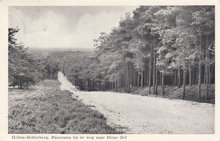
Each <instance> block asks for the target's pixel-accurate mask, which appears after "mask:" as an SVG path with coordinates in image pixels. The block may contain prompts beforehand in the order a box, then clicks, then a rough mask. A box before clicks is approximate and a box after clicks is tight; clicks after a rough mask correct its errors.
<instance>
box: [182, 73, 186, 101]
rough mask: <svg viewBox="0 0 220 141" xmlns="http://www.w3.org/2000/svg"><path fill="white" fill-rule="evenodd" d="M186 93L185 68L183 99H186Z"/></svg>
mask: <svg viewBox="0 0 220 141" xmlns="http://www.w3.org/2000/svg"><path fill="white" fill-rule="evenodd" d="M185 95H186V70H185V69H184V70H183V97H182V98H183V99H185Z"/></svg>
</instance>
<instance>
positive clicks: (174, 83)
mask: <svg viewBox="0 0 220 141" xmlns="http://www.w3.org/2000/svg"><path fill="white" fill-rule="evenodd" d="M173 85H174V86H176V69H174V79H173Z"/></svg>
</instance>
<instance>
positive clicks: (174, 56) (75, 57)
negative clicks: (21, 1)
mask: <svg viewBox="0 0 220 141" xmlns="http://www.w3.org/2000/svg"><path fill="white" fill-rule="evenodd" d="M215 103H216V102H215V5H124V6H123V5H120V6H114V5H112V6H110V5H109V6H106V5H103V6H102V5H97V6H94V5H93V6H89V5H87V6H80V5H79V6H77V5H75V6H9V7H8V129H7V130H8V134H19V135H20V134H110V135H112V134H113V135H117V134H122V135H123V134H149V135H150V134H163V135H164V134H215ZM216 141H217V140H216Z"/></svg>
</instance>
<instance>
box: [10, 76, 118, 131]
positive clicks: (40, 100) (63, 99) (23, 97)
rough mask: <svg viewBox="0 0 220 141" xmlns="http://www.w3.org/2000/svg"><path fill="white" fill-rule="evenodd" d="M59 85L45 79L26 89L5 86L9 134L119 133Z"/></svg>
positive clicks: (104, 119)
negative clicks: (6, 90) (7, 92)
mask: <svg viewBox="0 0 220 141" xmlns="http://www.w3.org/2000/svg"><path fill="white" fill-rule="evenodd" d="M59 85H60V84H59V82H57V81H52V80H47V81H44V82H42V83H41V84H40V85H39V86H36V87H34V88H31V89H29V90H18V89H9V115H8V116H9V117H8V124H9V125H8V126H9V128H8V129H9V130H8V132H9V134H19V133H22V134H44V133H45V134H77V133H80V134H98V133H99V134H112V133H121V132H120V131H116V130H115V129H114V128H112V127H110V126H109V125H107V124H106V118H105V117H104V116H103V115H102V114H101V113H99V112H98V111H96V110H93V109H91V108H90V107H89V106H86V105H84V104H83V103H81V102H80V101H77V100H76V99H73V98H72V97H71V93H70V92H68V91H60V90H59Z"/></svg>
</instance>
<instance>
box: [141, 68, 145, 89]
mask: <svg viewBox="0 0 220 141" xmlns="http://www.w3.org/2000/svg"><path fill="white" fill-rule="evenodd" d="M143 86H144V71H141V87H143Z"/></svg>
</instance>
